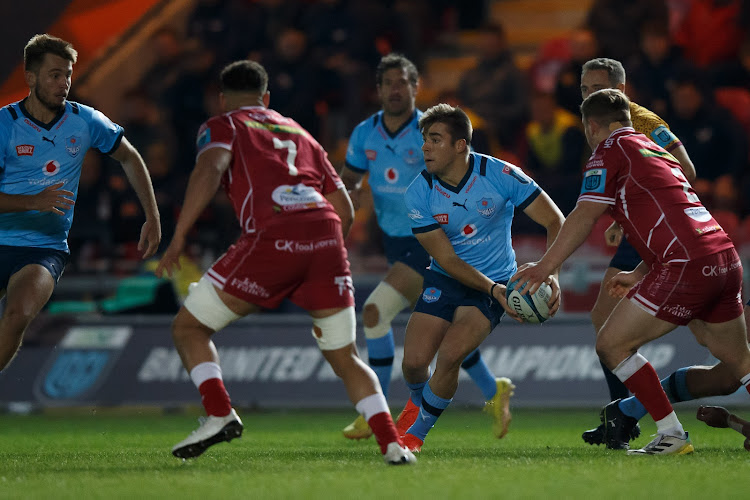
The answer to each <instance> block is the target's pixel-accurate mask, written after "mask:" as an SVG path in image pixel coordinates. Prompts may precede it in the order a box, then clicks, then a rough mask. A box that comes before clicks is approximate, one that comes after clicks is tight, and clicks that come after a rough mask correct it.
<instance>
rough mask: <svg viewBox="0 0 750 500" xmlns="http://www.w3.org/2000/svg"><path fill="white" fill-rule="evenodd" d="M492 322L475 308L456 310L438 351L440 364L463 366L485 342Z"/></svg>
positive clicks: (467, 307) (464, 307)
mask: <svg viewBox="0 0 750 500" xmlns="http://www.w3.org/2000/svg"><path fill="white" fill-rule="evenodd" d="M491 328H492V325H491V323H490V320H489V319H487V317H486V316H485V315H484V314H483V313H482V312H481V311H480V310H479V309H477V308H476V307H474V306H461V307H459V308H457V309H456V314H455V316H454V319H453V322H452V323H451V325H450V327H448V329H447V330H446V332H445V337H444V338H443V341H442V342H441V344H440V348H439V349H438V364H441V363H442V362H446V363H448V364H456V363H457V364H459V365H460V364H461V362H463V360H464V359H466V356H468V355H469V353H471V351H473V350H474V349H476V348H477V347H479V345H480V344H481V343H482V342H484V339H486V338H487V335H489V333H490V331H491Z"/></svg>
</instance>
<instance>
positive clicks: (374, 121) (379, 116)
mask: <svg viewBox="0 0 750 500" xmlns="http://www.w3.org/2000/svg"><path fill="white" fill-rule="evenodd" d="M382 120H383V110H382V109H381V110H380V111H378V112H376V113H373V114H371V115H370V116H368V117H367V118H365V119H364V120H362V121H361V122H359V123H358V124H357V126H356V127H354V131H353V132H352V135H355V134H368V133H370V132H372V131H373V130H375V127H377V126H378V123H380V122H381V121H382Z"/></svg>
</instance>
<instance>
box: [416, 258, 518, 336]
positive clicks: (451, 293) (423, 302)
mask: <svg viewBox="0 0 750 500" xmlns="http://www.w3.org/2000/svg"><path fill="white" fill-rule="evenodd" d="M502 284H505V283H504V282H503V283H502ZM459 306H474V307H476V308H477V309H479V310H480V311H481V312H482V314H484V315H485V317H487V319H488V320H490V325H492V326H491V327H490V331H492V329H494V328H495V327H496V326H497V324H498V323H500V318H502V317H503V314H505V309H503V306H501V305H500V303H499V302H497V301H494V300H492V299H491V298H490V296H489V295H487V294H486V293H482V292H480V291H479V290H474V289H473V288H469V287H468V286H466V285H463V284H462V283H460V282H459V281H457V280H455V279H453V278H451V277H450V276H446V275H445V274H442V273H438V272H436V271H432V270H429V269H428V270H427V273H426V274H425V276H424V289H423V290H422V295H420V296H419V300H417V305H416V306H415V307H414V311H415V312H421V313H424V314H429V315H430V316H436V317H438V318H442V319H444V320H446V321H450V322H453V314H454V313H455V312H456V309H457V308H458V307H459Z"/></svg>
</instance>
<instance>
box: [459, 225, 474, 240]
mask: <svg viewBox="0 0 750 500" xmlns="http://www.w3.org/2000/svg"><path fill="white" fill-rule="evenodd" d="M461 234H462V235H463V237H464V238H472V237H474V236H476V234H477V226H476V224H466V225H465V226H464V227H463V228H462V229H461Z"/></svg>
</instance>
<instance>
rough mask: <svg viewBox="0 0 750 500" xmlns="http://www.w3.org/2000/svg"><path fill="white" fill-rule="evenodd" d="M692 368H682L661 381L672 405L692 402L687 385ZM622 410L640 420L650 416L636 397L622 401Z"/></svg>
mask: <svg viewBox="0 0 750 500" xmlns="http://www.w3.org/2000/svg"><path fill="white" fill-rule="evenodd" d="M689 369H690V368H680V369H679V370H677V371H676V372H674V373H673V374H671V375H670V376H669V377H667V378H664V379H662V380H661V387H662V389H664V392H666V393H667V398H669V402H670V403H679V402H680V401H692V400H693V399H695V398H693V396H692V395H691V394H690V392H689V391H688V388H687V384H686V383H685V377H686V376H687V372H688V370H689ZM619 406H620V410H622V412H623V413H624V414H625V415H628V416H630V417H633V418H634V419H636V420H640V419H642V418H643V417H645V416H646V414H648V411H646V408H645V407H644V406H643V405H642V404H641V402H640V401H638V400H637V399H636V398H635V397H634V396H631V397H629V398H627V399H623V400H622V401H620V405H619Z"/></svg>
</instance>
